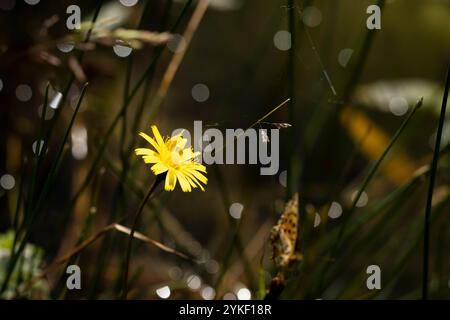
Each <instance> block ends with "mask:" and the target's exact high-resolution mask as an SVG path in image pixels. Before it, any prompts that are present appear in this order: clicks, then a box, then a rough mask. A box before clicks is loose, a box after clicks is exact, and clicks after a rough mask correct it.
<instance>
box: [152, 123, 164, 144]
mask: <svg viewBox="0 0 450 320" xmlns="http://www.w3.org/2000/svg"><path fill="white" fill-rule="evenodd" d="M152 132H153V136H154V137H155V139H156V142H157V143H158V145H159V146H160V147H161V148H164V147H165V144H164V139H163V138H162V137H161V134H160V133H159V130H158V127H156V126H154V125H153V126H152Z"/></svg>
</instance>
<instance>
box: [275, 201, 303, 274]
mask: <svg viewBox="0 0 450 320" xmlns="http://www.w3.org/2000/svg"><path fill="white" fill-rule="evenodd" d="M298 220H299V215H298V193H295V194H294V196H293V197H292V199H291V200H289V201H288V203H287V204H286V207H285V208H284V212H283V214H282V215H281V217H280V219H279V220H278V223H277V224H276V225H275V226H274V227H273V228H272V231H271V233H270V240H271V243H272V249H273V255H272V260H273V261H274V263H275V265H276V266H277V267H287V266H288V265H289V264H291V263H292V262H295V261H298V260H299V255H297V253H296V252H295V247H296V243H297V233H298V231H297V230H298V229H297V228H298Z"/></svg>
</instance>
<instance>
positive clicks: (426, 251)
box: [422, 64, 450, 300]
mask: <svg viewBox="0 0 450 320" xmlns="http://www.w3.org/2000/svg"><path fill="white" fill-rule="evenodd" d="M449 87H450V64H449V65H448V70H447V80H446V83H445V89H444V98H443V99H442V108H441V115H440V117H439V125H438V130H437V134H436V145H435V147H434V154H433V162H432V164H431V172H430V183H429V185H428V197H427V205H426V209H425V221H424V236H423V274H422V277H423V278H422V300H427V299H428V274H429V260H430V216H431V209H432V201H433V191H434V184H435V180H436V175H437V166H438V161H439V152H440V147H441V138H442V130H443V128H444V121H445V110H446V107H447V99H448V91H449Z"/></svg>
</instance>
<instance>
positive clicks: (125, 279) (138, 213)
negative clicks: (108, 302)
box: [121, 174, 165, 300]
mask: <svg viewBox="0 0 450 320" xmlns="http://www.w3.org/2000/svg"><path fill="white" fill-rule="evenodd" d="M164 178H165V175H164V174H160V175H157V176H156V179H155V181H154V182H153V184H152V186H151V187H150V189H149V190H148V192H147V194H146V196H145V197H144V199H143V200H142V202H141V204H140V205H139V208H138V209H137V211H136V213H135V215H134V220H133V224H132V226H131V232H130V238H129V240H128V247H127V255H126V259H125V271H124V277H123V289H122V295H121V299H122V300H126V299H127V295H128V273H129V268H130V258H131V248H132V244H133V238H134V232H135V231H136V227H137V224H138V221H139V218H140V217H141V214H142V211H143V210H144V207H145V205H146V204H147V201H148V200H149V199H150V196H151V195H152V194H153V192H154V191H155V189H156V187H157V186H158V185H159V183H160V182H162V181H163V180H164Z"/></svg>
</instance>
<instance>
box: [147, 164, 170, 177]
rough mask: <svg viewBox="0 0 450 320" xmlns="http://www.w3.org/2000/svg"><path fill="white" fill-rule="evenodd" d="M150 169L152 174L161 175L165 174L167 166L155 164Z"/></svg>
mask: <svg viewBox="0 0 450 320" xmlns="http://www.w3.org/2000/svg"><path fill="white" fill-rule="evenodd" d="M150 169H151V170H152V171H153V173H154V174H156V175H158V174H161V173H164V172H166V171H167V170H168V168H167V166H166V165H164V164H163V163H161V162H157V163H155V164H154V165H153V166H152V167H151V168H150Z"/></svg>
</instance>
